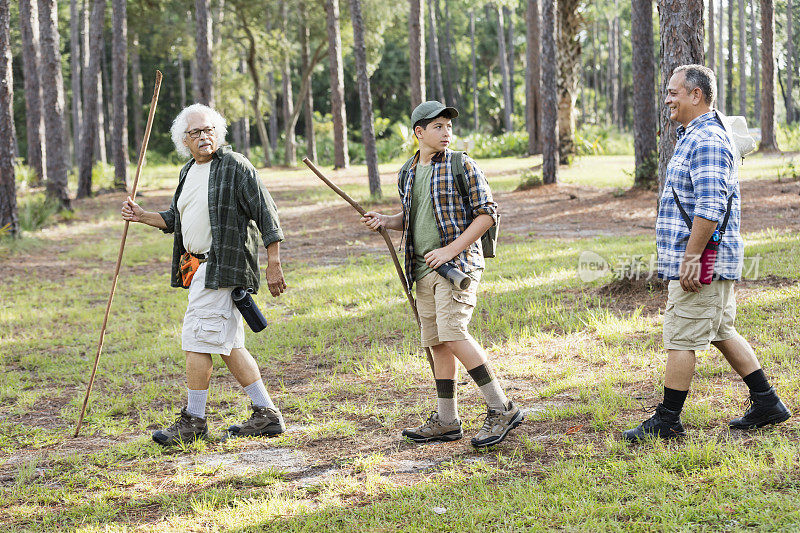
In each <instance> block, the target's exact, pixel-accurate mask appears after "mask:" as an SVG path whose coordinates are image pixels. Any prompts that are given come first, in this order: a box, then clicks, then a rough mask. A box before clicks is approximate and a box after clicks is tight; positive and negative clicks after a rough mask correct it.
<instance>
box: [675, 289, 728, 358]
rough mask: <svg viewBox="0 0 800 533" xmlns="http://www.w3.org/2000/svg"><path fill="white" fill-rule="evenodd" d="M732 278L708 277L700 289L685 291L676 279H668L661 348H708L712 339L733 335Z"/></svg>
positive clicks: (715, 340)
mask: <svg viewBox="0 0 800 533" xmlns="http://www.w3.org/2000/svg"><path fill="white" fill-rule="evenodd" d="M733 284H734V282H733V281H732V280H725V281H712V282H711V283H710V284H709V285H703V287H702V288H701V289H700V292H685V291H684V290H683V289H682V288H681V284H680V282H679V281H677V280H672V281H670V282H669V289H668V291H669V292H668V296H667V309H666V310H665V311H664V348H666V349H667V350H708V348H709V346H710V345H711V343H712V342H717V341H724V340H728V339H730V338H731V337H734V336H735V335H736V328H735V327H734V326H733V322H734V320H735V319H736V296H735V294H734V288H733Z"/></svg>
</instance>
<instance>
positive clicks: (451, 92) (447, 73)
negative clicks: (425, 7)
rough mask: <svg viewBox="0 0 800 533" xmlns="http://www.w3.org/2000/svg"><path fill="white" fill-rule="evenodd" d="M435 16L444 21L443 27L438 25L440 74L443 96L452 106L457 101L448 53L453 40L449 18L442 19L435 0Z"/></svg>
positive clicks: (451, 61) (454, 79)
mask: <svg viewBox="0 0 800 533" xmlns="http://www.w3.org/2000/svg"><path fill="white" fill-rule="evenodd" d="M444 3H445V13H447V12H448V9H447V0H444ZM436 15H437V19H438V20H439V21H442V20H444V25H442V24H440V25H439V41H440V42H441V43H442V58H443V61H444V68H443V69H442V70H443V71H444V72H443V73H442V74H443V76H444V94H445V98H446V99H447V101H448V102H450V104H449V105H453V104H455V102H457V101H458V100H457V98H456V89H457V88H458V85H457V82H456V80H457V78H456V76H455V74H454V69H453V56H452V54H451V53H450V42H452V40H453V39H452V36H451V35H450V18H449V17H448V16H445V17H442V12H441V9H440V3H439V0H436Z"/></svg>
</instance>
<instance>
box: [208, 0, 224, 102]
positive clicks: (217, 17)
mask: <svg viewBox="0 0 800 533" xmlns="http://www.w3.org/2000/svg"><path fill="white" fill-rule="evenodd" d="M224 21H225V0H217V5H216V6H215V9H214V11H213V12H212V18H211V50H212V52H213V51H214V50H221V49H222V23H223V22H224ZM211 79H212V87H215V86H218V85H219V81H220V69H219V65H217V63H216V62H214V61H213V60H212V62H211Z"/></svg>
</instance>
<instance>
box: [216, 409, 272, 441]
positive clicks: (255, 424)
mask: <svg viewBox="0 0 800 533" xmlns="http://www.w3.org/2000/svg"><path fill="white" fill-rule="evenodd" d="M252 408H253V414H252V415H251V416H250V418H248V419H247V420H245V421H244V422H242V423H240V424H234V425H232V426H231V427H229V428H228V430H227V431H226V432H225V435H223V439H225V438H235V437H275V436H276V435H280V434H281V433H283V432H284V431H286V425H285V424H284V423H283V416H282V415H281V413H280V411H278V410H277V409H271V408H269V407H259V406H257V405H253V406H252Z"/></svg>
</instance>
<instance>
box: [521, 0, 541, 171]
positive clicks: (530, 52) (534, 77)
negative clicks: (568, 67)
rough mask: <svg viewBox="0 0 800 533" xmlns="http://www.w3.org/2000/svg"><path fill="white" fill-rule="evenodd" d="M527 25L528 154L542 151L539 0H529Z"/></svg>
mask: <svg viewBox="0 0 800 533" xmlns="http://www.w3.org/2000/svg"><path fill="white" fill-rule="evenodd" d="M525 27H526V33H527V35H526V38H525V42H526V43H527V45H526V46H527V50H526V57H527V65H526V69H525V100H526V102H527V106H526V107H525V109H526V113H525V128H526V129H527V131H528V155H533V154H540V153H542V137H541V135H540V132H541V129H540V128H541V122H542V100H541V92H540V86H541V83H542V66H541V61H540V59H541V56H542V44H541V32H540V30H539V0H527V9H526V11H525Z"/></svg>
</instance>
